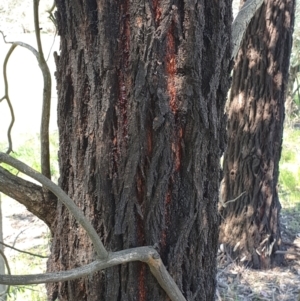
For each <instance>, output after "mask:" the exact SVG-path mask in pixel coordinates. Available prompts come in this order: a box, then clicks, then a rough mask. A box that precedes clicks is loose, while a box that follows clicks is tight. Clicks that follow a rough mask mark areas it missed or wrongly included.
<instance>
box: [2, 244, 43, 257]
mask: <svg viewBox="0 0 300 301" xmlns="http://www.w3.org/2000/svg"><path fill="white" fill-rule="evenodd" d="M0 244H1V245H3V246H5V247H7V248H10V249H12V250H15V251H17V252H20V253H24V254H27V255H30V256H34V257H39V258H48V257H49V256H43V255H39V254H35V253H31V252H28V251H24V250H20V249H17V248H15V247H13V246H10V245H8V244H6V243H4V242H3V241H0Z"/></svg>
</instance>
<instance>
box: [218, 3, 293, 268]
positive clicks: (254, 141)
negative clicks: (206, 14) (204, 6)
mask: <svg viewBox="0 0 300 301" xmlns="http://www.w3.org/2000/svg"><path fill="white" fill-rule="evenodd" d="M294 8H295V1H294V0H275V1H271V0H266V1H265V3H264V4H263V6H262V7H261V9H260V10H259V11H258V12H257V13H256V15H255V17H254V18H253V20H252V21H251V23H250V25H249V28H248V30H247V32H246V34H245V37H244V41H243V43H242V46H241V49H240V51H239V53H238V56H237V59H236V62H235V68H234V74H233V80H232V87H231V94H230V100H229V106H228V125H227V127H228V134H227V136H228V146H227V150H226V152H225V154H224V179H223V182H222V185H221V191H220V195H221V198H222V200H223V202H225V203H226V202H227V201H229V200H232V199H235V198H236V197H238V196H239V195H241V194H242V193H243V192H244V191H245V194H243V195H241V196H240V197H239V198H238V199H236V200H235V201H233V202H231V203H228V205H227V206H226V208H224V207H223V208H222V210H221V211H220V213H221V215H222V225H221V228H220V242H221V243H224V244H225V245H226V247H227V248H226V249H227V251H229V252H230V254H231V256H233V258H239V259H240V260H242V261H246V262H247V263H248V264H249V265H250V266H253V267H254V268H261V267H269V266H270V264H271V263H273V262H274V263H275V262H277V263H279V262H280V261H281V258H280V257H278V256H276V255H275V251H276V250H278V249H280V248H281V236H280V223H279V213H280V208H281V207H280V203H279V199H278V191H277V182H278V173H279V171H278V164H279V159H280V153H281V144H282V132H283V121H284V99H285V93H286V90H287V80H288V70H289V57H290V53H291V47H292V33H293V22H294Z"/></svg>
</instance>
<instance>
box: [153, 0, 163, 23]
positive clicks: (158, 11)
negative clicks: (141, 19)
mask: <svg viewBox="0 0 300 301" xmlns="http://www.w3.org/2000/svg"><path fill="white" fill-rule="evenodd" d="M159 4H160V3H159V0H153V9H154V20H155V23H156V26H158V25H159V22H160V18H161V8H160V7H159Z"/></svg>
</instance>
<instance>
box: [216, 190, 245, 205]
mask: <svg viewBox="0 0 300 301" xmlns="http://www.w3.org/2000/svg"><path fill="white" fill-rule="evenodd" d="M245 193H246V191H243V192H242V193H241V194H240V195H239V196H237V197H236V198H235V199H233V200H229V201H227V202H224V201H223V200H222V199H220V203H221V205H222V207H223V208H226V207H227V205H228V204H229V203H233V202H235V201H237V200H238V199H239V198H240V197H241V196H243V195H244V194H245Z"/></svg>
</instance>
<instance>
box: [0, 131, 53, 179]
mask: <svg viewBox="0 0 300 301" xmlns="http://www.w3.org/2000/svg"><path fill="white" fill-rule="evenodd" d="M49 141H50V167H51V174H52V177H53V179H52V180H53V181H54V182H57V179H58V176H59V171H58V158H57V152H58V132H57V131H55V132H53V133H51V134H50V136H49ZM0 149H1V151H4V150H5V145H4V144H3V143H1V144H0ZM10 155H11V156H12V157H14V158H16V159H18V160H20V161H22V162H24V163H26V164H27V165H29V166H30V167H31V168H33V169H35V170H37V171H39V172H40V171H41V166H40V139H39V135H38V134H35V135H32V136H30V137H28V139H26V140H25V142H24V143H23V144H21V145H20V146H18V147H17V148H16V150H14V151H13V152H12V153H11V154H10ZM1 166H3V168H5V169H7V170H8V171H9V172H11V173H13V174H15V175H16V174H18V171H17V170H16V169H14V168H12V167H10V166H8V165H7V164H3V163H2V164H1Z"/></svg>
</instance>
